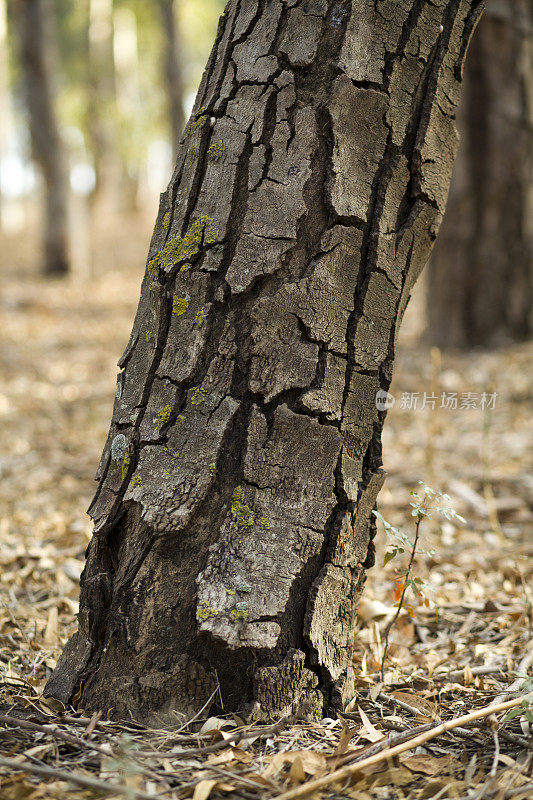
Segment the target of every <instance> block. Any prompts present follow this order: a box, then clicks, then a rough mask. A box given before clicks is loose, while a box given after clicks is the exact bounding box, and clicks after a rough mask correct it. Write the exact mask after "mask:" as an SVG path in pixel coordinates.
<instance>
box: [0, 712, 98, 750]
mask: <svg viewBox="0 0 533 800" xmlns="http://www.w3.org/2000/svg"><path fill="white" fill-rule="evenodd" d="M0 722H3V723H4V725H10V726H12V727H13V728H26V730H29V731H38V732H39V733H46V734H48V735H49V736H51V737H52V738H57V739H62V740H63V741H64V742H68V743H69V744H75V745H78V747H81V748H85V749H86V750H93V751H94V752H96V753H101V754H102V755H105V756H109V755H110V751H109V750H108V749H106V748H105V747H102V746H101V745H99V744H95V743H94V742H90V741H88V740H87V739H82V738H81V737H79V736H76V735H75V734H72V733H65V732H64V731H62V730H60V729H59V728H58V727H57V726H56V725H54V724H50V725H39V724H38V723H37V722H30V721H29V720H27V719H19V718H18V717H10V716H9V715H8V714H0Z"/></svg>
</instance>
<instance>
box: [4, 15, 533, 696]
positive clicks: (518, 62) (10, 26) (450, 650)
mask: <svg viewBox="0 0 533 800" xmlns="http://www.w3.org/2000/svg"><path fill="white" fill-rule="evenodd" d="M501 5H502V4H500V7H501ZM518 5H519V4H517V6H518ZM527 5H528V4H527V3H526V5H525V6H523V8H527ZM223 6H224V3H223V0H174V2H173V0H157V1H156V0H153V1H151V0H77V1H76V2H74V3H73V2H69V0H24V1H23V2H19V1H18V0H0V267H1V271H2V278H1V281H2V288H1V299H0V313H1V331H2V334H1V337H2V345H1V353H0V372H1V385H0V418H1V425H2V435H1V437H0V476H1V483H0V495H1V496H0V517H1V521H0V550H1V556H0V565H1V566H0V570H1V571H0V673H1V675H2V676H3V677H0V688H2V690H3V691H5V692H7V695H8V696H9V697H10V698H12V697H16V696H17V692H18V693H19V694H20V693H23V692H28V691H34V690H35V691H36V690H37V689H39V688H41V687H42V685H43V682H44V679H45V677H46V675H47V674H49V673H50V670H51V668H53V666H54V664H55V661H56V659H57V657H58V655H59V653H60V651H61V647H62V645H63V644H64V642H65V641H66V638H67V635H68V634H69V633H70V632H72V630H73V627H74V625H75V620H74V614H75V612H76V611H77V591H78V579H79V575H80V571H81V569H82V567H83V554H84V550H85V547H86V545H87V543H88V541H89V538H90V533H91V525H90V521H89V520H88V518H87V517H86V516H85V509H86V508H87V506H88V504H89V502H90V500H91V494H92V490H93V481H92V477H93V474H94V471H95V469H96V466H97V463H98V461H99V457H100V452H101V449H102V446H103V444H104V440H105V437H106V434H107V430H108V423H109V419H110V416H111V409H112V401H113V395H114V387H115V374H116V362H117V360H118V358H119V356H120V354H121V353H122V351H123V349H124V346H125V345H126V342H127V340H128V336H129V331H130V328H131V324H132V320H133V314H134V310H135V306H136V303H137V300H138V293H139V287H140V282H141V278H142V275H143V272H144V259H145V254H146V252H147V249H148V242H149V238H150V235H151V230H152V226H153V223H154V220H155V216H156V210H157V204H158V196H159V192H160V191H162V190H163V189H164V187H165V185H166V184H167V182H168V180H169V178H170V175H171V172H172V164H173V153H174V152H175V150H176V147H177V143H178V142H179V139H180V136H181V131H182V128H183V125H184V120H186V119H187V116H188V114H189V111H190V109H191V107H192V103H193V100H194V95H195V91H196V88H197V86H198V83H199V81H200V78H201V74H202V71H203V68H204V65H205V61H206V59H207V56H208V53H209V50H210V47H211V43H212V41H213V39H214V35H215V31H216V25H217V21H218V18H219V15H220V14H221V12H222V10H223ZM503 6H505V7H506V8H507V9H509V8H510V7H511V6H513V2H511V3H510V4H509V3H507V4H505V3H504V4H503ZM520 7H521V8H522V5H521V4H520ZM505 13H506V12H505ZM505 13H503V17H502V12H498V14H496V15H492V16H490V15H488V16H487V19H486V20H484V21H483V22H482V26H484V28H483V31H482V28H481V26H480V30H479V32H478V33H479V35H478V34H476V36H477V37H478V38H477V39H476V42H475V44H474V45H473V47H475V48H477V50H473V51H472V60H471V63H472V65H473V66H472V75H473V77H472V78H467V80H469V81H471V82H470V83H469V84H468V86H469V87H470V89H467V90H466V92H465V98H466V99H465V101H464V103H465V104H464V105H463V110H462V112H461V114H462V116H461V125H462V129H463V146H462V150H461V154H460V156H459V160H458V167H457V175H456V176H455V178H454V181H455V182H454V185H453V186H454V188H452V199H453V200H454V205H453V206H452V204H451V201H450V209H451V210H450V212H449V219H448V221H447V222H445V226H447V227H444V228H443V236H442V244H441V245H440V250H438V251H437V255H436V256H435V260H434V263H433V264H431V265H430V266H429V268H428V270H429V272H428V275H429V280H428V279H427V277H426V278H424V279H423V281H422V282H421V283H420V285H419V286H418V287H417V289H416V290H415V293H414V297H413V300H412V302H411V304H410V306H409V309H408V312H407V314H406V319H405V321H404V326H403V329H402V334H401V336H400V342H399V354H398V358H397V363H396V372H395V378H394V382H393V385H392V387H391V392H392V394H393V395H394V397H395V400H396V401H395V404H394V406H393V407H392V408H391V409H390V411H389V416H388V420H387V424H386V426H385V434H384V465H385V468H386V470H387V473H388V476H389V477H388V479H387V482H386V484H385V488H384V489H383V491H382V493H381V495H380V498H379V505H380V510H381V512H382V513H383V515H384V516H385V517H386V518H388V519H390V520H391V521H392V522H393V523H398V524H408V521H409V512H410V508H409V490H410V489H412V488H416V482H417V480H419V479H422V480H424V481H426V482H428V483H429V484H430V485H435V486H436V488H438V489H442V490H446V491H449V493H450V494H451V495H452V497H453V502H454V505H455V507H456V509H457V511H459V512H460V513H461V514H463V516H465V517H466V519H467V520H468V525H467V526H466V527H465V528H463V529H461V528H459V527H458V526H457V525H456V524H452V523H451V522H449V523H446V524H444V526H440V527H438V526H434V527H433V528H431V529H428V531H427V536H428V538H429V540H430V542H429V544H430V545H431V546H432V547H433V549H434V550H435V554H434V555H433V556H432V557H431V558H426V559H425V560H424V563H423V564H421V565H420V574H422V575H423V577H424V578H427V579H428V581H429V582H430V583H431V584H432V585H433V587H434V589H435V593H434V594H432V595H431V597H430V601H431V602H430V608H429V609H427V608H425V607H422V608H420V610H419V611H418V617H417V621H416V628H415V623H413V621H412V620H410V618H409V617H408V616H406V617H405V619H402V620H401V625H400V627H399V629H398V630H399V633H398V634H397V636H396V639H395V641H393V643H392V647H391V654H392V656H393V657H394V658H395V659H396V664H397V665H398V668H399V669H406V670H411V671H413V670H415V669H424V670H426V671H427V670H429V671H430V673H431V671H432V670H433V669H435V667H436V666H437V665H438V664H446V665H447V666H448V667H455V668H458V669H464V668H465V667H466V666H468V665H470V666H471V667H472V668H474V667H475V668H477V669H480V668H481V666H482V665H484V664H486V663H490V664H495V665H496V666H499V665H507V667H506V668H509V663H511V664H514V661H515V660H518V659H519V658H520V657H521V654H522V653H523V651H524V647H525V646H526V644H527V642H528V641H530V638H531V636H530V633H531V629H532V626H533V620H532V616H531V608H532V599H533V598H532V590H531V578H532V576H533V568H532V559H531V556H532V555H533V544H532V537H531V532H532V530H533V525H532V523H533V513H532V506H533V474H532V470H531V454H532V452H533V447H532V445H533V426H532V425H531V412H532V407H533V393H532V380H531V375H532V361H533V359H532V356H533V348H532V344H531V274H532V269H533V267H532V263H533V261H532V234H531V231H532V229H533V214H532V207H533V203H532V197H533V171H532V168H531V163H532V161H533V155H532V152H531V150H532V147H531V136H532V130H533V123H532V120H533V115H532V107H533V101H532V98H533V88H532V87H533V77H532V76H533V34H532V27H531V9H530V10H529V12H528V13H529V17H528V14H527V13H525V14H522V16H520V15H518V16H517V15H516V14H514V12H513V15H514V16H513V19H514V20H515V22H516V20H517V19H518V21H519V24H518V25H515V26H514V27H513V24H514V23H513V24H510V21H509V16H507V17H506V16H505ZM489 67H490V69H489ZM480 75H481V77H482V82H481V83H479V81H480V80H481V78H480ZM476 87H477V89H478V91H477V94H476V92H475V91H474V89H476ZM480 87H481V88H482V89H483V92H482V96H481V94H480V91H481V89H480ZM524 87H526V88H525V89H524ZM528 92H529V94H528ZM498 120H499V122H498ZM493 121H496V122H495V125H494V126H493V125H492V122H493ZM474 156H475V158H474ZM489 165H492V167H493V169H492V170H491V169H489ZM472 187H474V188H476V189H478V190H479V192H481V194H477V195H474V196H473V195H472V193H471V191H472ZM495 187H498V188H497V189H495ZM483 193H484V194H483ZM476 198H477V199H476ZM480 198H481V199H480ZM496 200H497V202H496ZM510 208H512V218H513V219H514V221H515V222H516V225H514V227H513V226H512V225H511V224H510V223H509V219H510V218H511V217H510V216H509V214H508V213H507V212H508V210H509V209H510ZM506 213H507V216H506ZM453 215H455V216H453ZM465 253H466V254H467V255H466V257H465ZM443 265H444V266H443ZM465 265H466V266H465ZM456 268H457V269H456ZM439 270H440V272H439ZM442 270H444V273H443V272H442ZM511 272H512V274H513V276H515V277H513V278H512V279H511ZM452 273H453V276H454V277H453V281H452V280H451V276H452ZM443 275H444V277H443ZM502 275H503V276H507V277H505V278H504V279H502ZM428 284H429V289H428ZM488 289H490V292H491V294H490V297H489V296H484V295H483V294H482V293H483V292H484V291H485V290H488ZM508 289H509V290H510V291H509V293H507V290H508ZM479 297H485V299H483V300H477V299H476V298H479ZM476 305H477V306H479V308H480V312H479V323H478V322H476V324H475V325H474V324H473V323H472V324H471V321H472V320H473V319H477V317H476V316H475V311H474V306H476ZM428 308H429V314H428V310H427V309H428ZM428 318H429V319H430V321H431V318H433V327H431V326H430V329H429V331H428ZM465 320H466V323H465ZM469 325H470V327H469ZM480 331H481V333H480ZM450 344H452V345H454V346H455V347H456V349H448V347H447V345H450ZM473 344H475V345H476V346H477V349H472V347H471V345H473ZM450 395H454V396H455V400H456V402H455V404H454V403H453V401H449V402H448V401H447V399H446V398H448V397H449V396H450ZM483 395H485V401H483V400H482V397H483ZM488 396H490V397H491V398H492V400H491V402H488V401H487V397H488ZM430 397H433V398H434V399H433V402H430V401H429V400H428V398H430ZM443 397H444V400H443ZM384 547H385V543H384V541H382V540H381V539H380V542H379V546H378V551H379V553H380V554H381V556H382V555H383V549H384ZM394 569H395V564H391V565H388V566H387V568H386V569H384V570H383V569H381V562H379V561H378V568H376V569H374V570H371V572H370V578H369V585H368V589H367V591H366V592H365V597H364V599H363V601H362V603H361V617H362V622H361V625H362V630H361V632H360V633H359V635H358V638H357V654H356V657H357V658H358V660H359V661H360V665H361V670H362V673H363V674H365V670H368V671H372V670H375V669H377V668H378V667H379V663H380V647H381V643H380V630H381V631H382V630H383V625H384V623H385V621H386V620H387V619H388V617H387V614H389V615H390V613H391V608H392V605H393V602H394V600H393V594H394V574H395V573H394ZM435 608H438V609H439V616H438V617H437V618H435V614H434V609H435ZM389 618H390V617H389ZM527 631H529V634H527ZM528 636H529V638H528ZM528 646H531V642H530V644H529V645H528ZM509 659H510V661H509ZM476 674H477V673H476V672H475V670H474V673H473V675H476ZM474 680H477V681H478V684H477V685H478V686H479V680H480V678H479V677H475V678H474V677H472V681H474ZM32 687H33V688H32Z"/></svg>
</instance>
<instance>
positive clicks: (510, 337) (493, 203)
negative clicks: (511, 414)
mask: <svg viewBox="0 0 533 800" xmlns="http://www.w3.org/2000/svg"><path fill="white" fill-rule="evenodd" d="M458 127H459V131H460V134H461V147H460V148H459V152H458V156H457V161H456V163H455V166H454V173H453V178H452V183H451V189H450V201H449V203H448V208H447V211H446V215H445V217H444V221H443V225H442V229H441V232H440V235H439V239H438V242H437V244H436V247H435V251H434V253H433V256H432V261H431V266H430V268H429V275H428V277H429V284H428V288H429V291H428V317H429V336H430V338H431V341H432V342H433V343H434V344H436V345H438V346H439V347H472V346H475V345H481V346H499V345H502V344H506V343H508V342H511V341H520V340H523V339H527V338H528V337H530V336H531V335H532V334H533V315H532V312H531V309H532V305H533V302H532V301H533V223H532V220H533V194H532V192H531V185H532V182H533V6H532V4H531V0H489V1H488V2H487V11H486V13H485V15H484V17H483V20H482V22H481V24H480V26H479V28H478V29H477V31H476V33H475V35H474V38H473V41H472V47H471V49H470V53H469V56H468V63H467V66H466V70H465V86H464V91H463V98H462V102H461V104H460V107H459V114H458Z"/></svg>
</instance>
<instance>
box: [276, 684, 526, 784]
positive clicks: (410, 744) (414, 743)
mask: <svg viewBox="0 0 533 800" xmlns="http://www.w3.org/2000/svg"><path fill="white" fill-rule="evenodd" d="M521 702H522V698H520V697H518V698H515V699H514V700H508V701H507V702H506V703H500V704H499V705H497V706H493V705H490V706H486V707H485V708H479V709H477V710H476V711H472V712H471V713H470V714H465V715H464V716H462V717H457V718H456V719H451V720H448V721H447V722H442V723H440V725H436V726H435V727H434V728H432V729H431V730H428V731H426V732H424V733H420V734H419V735H418V736H415V737H414V738H412V739H409V741H407V742H404V743H402V744H398V745H396V746H395V747H391V748H386V749H385V750H383V751H382V752H381V753H377V754H376V755H373V756H370V757H369V758H365V759H363V760H362V761H358V762H357V763H356V764H349V765H348V766H346V767H342V768H341V769H337V770H335V771H334V772H331V773H330V774H329V775H324V777H322V778H317V779H316V780H313V781H309V782H308V783H305V784H303V785H302V786H298V787H296V788H295V789H290V790H289V791H288V792H283V793H282V794H280V795H278V796H277V797H276V800H293V798H297V797H305V796H306V795H308V794H311V793H312V792H315V791H317V790H319V789H323V788H324V787H326V786H329V785H330V784H332V783H336V782H338V781H345V780H347V779H349V778H351V777H352V775H354V774H355V773H356V772H359V771H360V770H362V769H364V768H365V767H369V766H371V765H372V764H379V763H380V762H381V761H385V760H387V759H389V758H392V757H393V756H395V755H399V754H400V753H404V752H405V751H406V750H412V749H413V748H415V747H418V746H419V745H421V744H424V742H428V741H430V740H431V739H435V738H436V737H437V736H440V735H441V734H443V733H446V732H447V731H450V730H453V729H454V728H457V727H460V726H462V725H465V724H467V723H469V722H472V721H473V720H476V719H483V717H488V716H489V714H497V713H499V712H500V711H508V710H509V709H511V708H516V706H518V705H520V703H521Z"/></svg>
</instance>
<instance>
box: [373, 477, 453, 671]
mask: <svg viewBox="0 0 533 800" xmlns="http://www.w3.org/2000/svg"><path fill="white" fill-rule="evenodd" d="M419 484H420V486H421V488H420V489H419V490H418V492H411V497H412V498H413V499H412V500H411V502H410V506H411V516H412V517H414V518H415V535H414V538H412V539H411V538H410V537H409V536H408V535H407V534H406V533H404V532H403V531H402V530H400V529H399V528H395V527H394V526H393V525H391V524H390V522H387V520H386V519H384V518H383V516H382V515H381V514H380V513H379V512H378V511H374V512H373V513H374V516H375V517H377V518H378V519H379V521H380V522H381V524H382V525H383V528H384V530H385V534H386V535H387V537H388V539H389V540H390V543H391V547H390V549H389V550H387V552H386V553H385V558H384V559H383V566H385V565H386V564H388V563H389V562H390V561H392V560H393V559H394V558H396V557H397V556H401V555H403V554H404V553H409V563H408V565H407V569H406V570H405V572H404V573H402V574H401V575H399V576H398V578H396V581H395V589H394V600H395V603H394V605H395V607H396V614H395V615H394V617H393V619H392V620H391V621H390V622H389V624H388V625H387V627H386V629H385V635H384V646H383V656H382V659H381V679H382V680H383V676H384V670H385V661H386V658H387V651H388V649H389V634H390V632H391V629H392V627H393V625H394V624H395V622H396V620H397V619H398V617H399V615H400V612H401V610H402V608H405V610H406V611H407V613H408V614H409V615H410V616H411V617H414V616H415V609H414V606H413V604H412V603H409V602H407V600H406V595H407V592H408V590H409V589H410V590H411V592H412V594H413V595H414V597H415V599H416V600H417V601H418V602H419V601H423V602H424V605H426V606H428V605H429V600H428V598H427V596H426V591H427V590H428V589H429V590H431V589H432V587H431V586H430V585H429V584H428V583H427V582H426V581H424V580H423V579H422V578H420V577H419V576H416V575H415V574H414V569H413V565H414V561H415V556H416V555H417V554H426V555H428V556H432V555H434V553H435V551H434V550H422V549H421V548H419V546H418V545H419V539H420V526H421V524H422V521H423V520H424V519H431V514H432V513H433V512H435V513H437V514H440V515H441V516H443V517H445V519H447V520H452V519H456V520H457V521H458V522H461V523H462V524H463V525H465V524H466V520H465V519H463V517H461V516H460V515H459V514H458V513H457V512H456V511H455V510H454V509H453V508H452V507H451V506H450V505H449V504H450V502H451V498H450V496H449V495H447V494H444V493H443V492H439V491H437V490H436V489H432V488H431V486H427V485H426V484H425V483H424V481H419Z"/></svg>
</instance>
